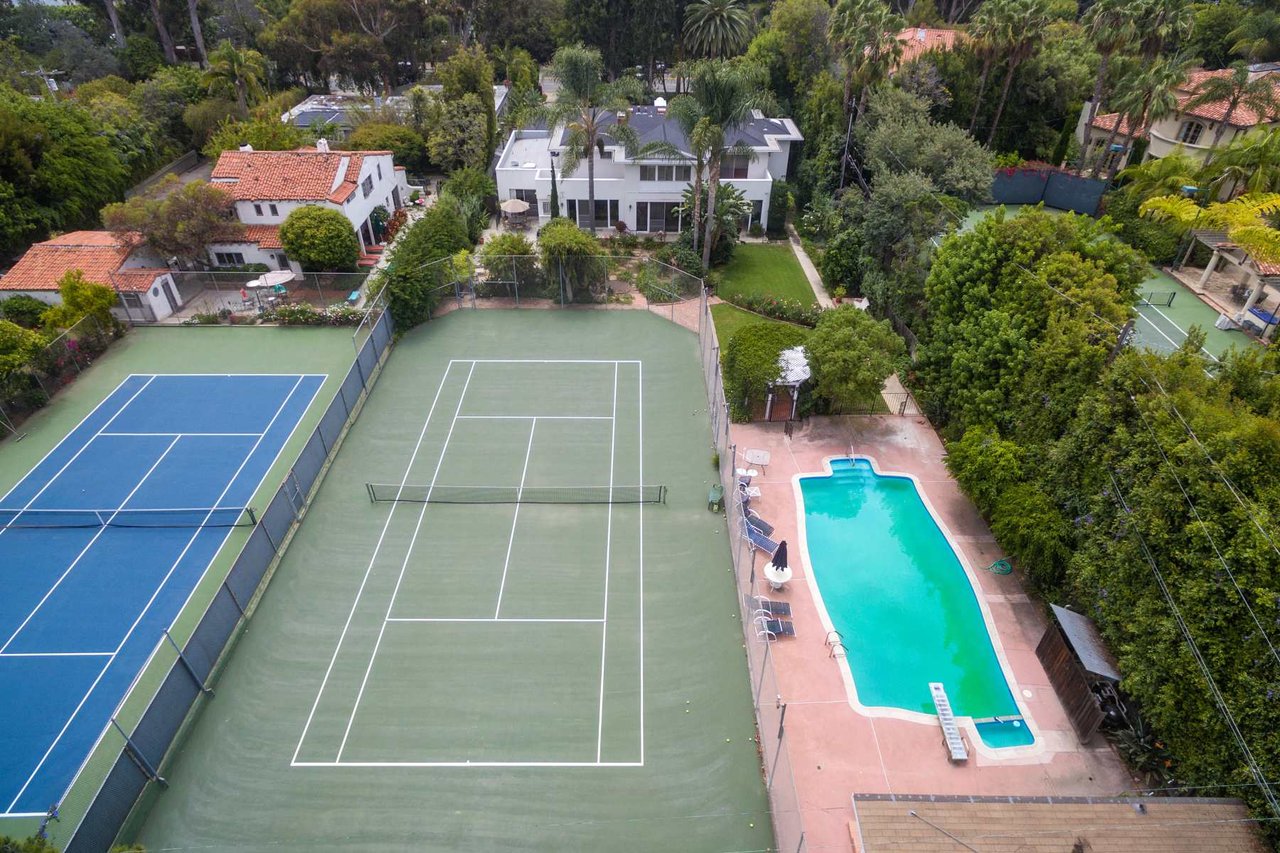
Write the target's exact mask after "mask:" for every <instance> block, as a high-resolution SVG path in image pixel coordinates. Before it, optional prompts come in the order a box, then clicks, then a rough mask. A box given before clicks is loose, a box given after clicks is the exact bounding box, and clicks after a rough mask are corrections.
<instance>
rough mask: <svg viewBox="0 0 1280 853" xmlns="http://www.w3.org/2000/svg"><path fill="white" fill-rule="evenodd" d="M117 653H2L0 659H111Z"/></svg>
mask: <svg viewBox="0 0 1280 853" xmlns="http://www.w3.org/2000/svg"><path fill="white" fill-rule="evenodd" d="M114 654H115V652H0V658H109V657H111V656H112V655H114Z"/></svg>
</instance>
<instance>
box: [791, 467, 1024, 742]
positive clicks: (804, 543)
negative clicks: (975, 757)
mask: <svg viewBox="0 0 1280 853" xmlns="http://www.w3.org/2000/svg"><path fill="white" fill-rule="evenodd" d="M837 459H849V460H857V459H865V460H866V461H867V463H868V464H869V465H870V466H871V471H872V473H874V474H875V475H876V476H878V477H901V478H903V479H907V480H910V481H911V484H912V486H913V487H914V488H915V490H916V494H917V495H919V497H920V500H921V502H922V503H923V504H924V507H925V509H926V510H928V512H929V516H930V517H931V518H932V519H933V522H934V524H936V525H937V526H938V529H939V530H940V531H942V535H943V537H944V538H945V539H946V541H947V547H949V548H950V549H951V551H952V553H954V554H955V556H956V559H957V560H958V561H959V563H960V566H961V568H963V569H964V573H965V579H966V580H968V582H969V588H970V591H971V592H972V593H973V597H974V599H975V600H976V601H977V604H978V610H979V612H980V613H981V614H982V620H983V624H984V626H985V627H986V629H987V637H988V638H989V639H990V640H991V646H992V649H993V650H994V651H995V654H996V659H997V660H998V661H999V663H1000V670H1001V672H1002V674H1003V675H1004V679H1005V684H1006V685H1007V686H1008V688H1009V693H1010V695H1011V696H1012V697H1013V701H1014V704H1015V705H1016V706H1017V708H1018V712H1019V715H1020V716H1021V717H1022V720H1023V722H1024V724H1025V725H1026V726H1027V728H1028V729H1029V730H1030V731H1031V734H1032V736H1033V737H1034V738H1035V741H1034V742H1033V743H1031V744H1028V745H1026V746H1006V747H990V746H987V744H986V743H985V742H983V740H982V737H981V735H980V734H979V733H978V728H977V724H976V723H974V721H973V717H971V716H961V715H956V722H957V724H959V725H960V726H961V728H962V729H964V731H965V734H966V735H967V736H968V740H969V746H970V747H971V748H972V749H974V750H975V751H976V752H977V753H978V754H980V755H982V756H983V757H985V758H990V759H993V760H995V761H1005V760H1009V759H1022V760H1025V759H1027V758H1031V757H1036V756H1040V755H1044V754H1045V753H1046V752H1047V751H1048V746H1047V744H1046V742H1045V738H1044V735H1043V734H1042V733H1041V732H1040V730H1039V727H1038V726H1037V725H1036V723H1035V719H1034V718H1033V717H1032V716H1031V714H1030V712H1029V711H1028V709H1027V707H1026V705H1025V703H1024V702H1023V697H1022V696H1021V690H1020V688H1019V685H1018V680H1017V679H1016V678H1015V677H1014V675H1013V668H1012V667H1011V666H1010V664H1009V659H1008V657H1007V656H1006V655H1005V651H1004V645H1003V643H1002V642H1001V640H1000V634H999V632H998V631H997V630H996V627H995V619H994V617H993V616H992V613H991V610H990V608H989V607H988V605H987V602H986V600H985V598H983V596H982V586H981V584H980V583H979V582H978V579H977V576H976V575H975V574H974V569H973V566H971V565H970V563H969V560H968V558H967V557H966V556H965V553H964V549H962V548H961V547H960V546H959V545H958V544H957V542H956V540H955V537H954V536H953V535H952V533H951V530H950V529H949V528H948V527H947V525H946V522H944V521H943V520H942V517H941V516H940V515H939V514H938V512H937V510H936V509H934V506H933V504H932V502H930V500H929V496H928V494H927V493H926V492H925V490H924V488H923V485H922V484H921V482H920V479H919V478H918V477H916V475H914V474H910V473H907V472H901V471H885V470H881V468H880V466H879V464H878V463H877V461H876V459H875V457H874V456H871V455H869V454H866V453H841V454H836V455H833V456H824V457H823V459H822V468H823V470H822V471H817V472H800V473H797V474H793V475H792V477H791V488H792V491H793V496H794V499H795V507H796V530H797V532H798V533H799V537H798V538H799V546H800V548H799V550H800V558H801V559H802V560H803V561H804V567H805V581H806V582H807V584H808V587H809V592H810V594H811V595H812V597H813V602H814V605H815V606H816V607H817V610H818V617H819V618H820V619H821V620H822V627H823V629H824V631H825V632H826V633H827V635H828V636H830V633H831V632H833V631H835V630H836V628H835V625H834V623H832V621H831V616H830V614H829V613H828V612H827V605H826V602H825V601H824V600H823V598H822V591H821V590H820V589H819V588H818V580H817V577H816V575H815V573H814V571H813V560H812V559H810V557H809V535H808V530H807V528H806V524H805V503H804V493H803V491H802V490H801V487H800V481H801V480H803V479H806V478H811V477H831V476H833V475H834V473H835V472H834V471H833V470H832V468H831V463H832V461H834V460H837ZM835 659H836V661H837V662H838V665H839V667H840V677H841V679H842V680H843V681H844V686H845V694H846V696H847V697H848V700H849V706H850V707H851V708H852V709H853V710H854V711H855V712H857V713H858V714H861V715H862V716H864V717H883V718H889V719H894V720H903V721H905V722H910V723H918V724H926V725H934V726H936V725H938V716H937V715H936V714H926V713H924V712H922V711H908V710H906V709H905V708H894V707H889V706H882V705H864V704H863V703H862V702H861V701H860V700H859V698H858V688H857V685H856V683H855V682H854V679H853V670H852V669H851V668H850V666H849V661H848V653H847V651H846V653H845V654H844V655H840V656H836V658H835Z"/></svg>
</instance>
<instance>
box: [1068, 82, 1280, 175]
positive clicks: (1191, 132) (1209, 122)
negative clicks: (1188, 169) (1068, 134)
mask: <svg viewBox="0 0 1280 853" xmlns="http://www.w3.org/2000/svg"><path fill="white" fill-rule="evenodd" d="M1230 75H1231V69H1229V68H1225V69H1222V70H1220V71H1203V70H1201V71H1192V72H1191V73H1190V74H1189V75H1187V79H1186V81H1185V82H1184V83H1183V84H1182V85H1181V86H1179V87H1178V89H1177V97H1178V105H1179V106H1178V109H1177V110H1175V111H1174V112H1173V113H1171V114H1170V115H1169V116H1167V117H1165V118H1162V119H1159V120H1158V121H1154V122H1152V123H1151V129H1150V131H1149V132H1148V133H1147V134H1146V139H1147V151H1146V155H1145V156H1144V159H1145V160H1152V159H1155V158H1159V157H1164V156H1165V155H1167V154H1169V153H1171V152H1172V151H1173V150H1174V149H1175V148H1177V147H1178V146H1181V147H1182V151H1183V153H1185V154H1187V155H1189V156H1191V157H1194V158H1195V159H1197V160H1204V159H1205V158H1206V157H1208V155H1209V151H1210V150H1212V145H1213V138H1214V136H1216V135H1217V133H1218V129H1219V128H1220V127H1222V126H1223V124H1225V125H1226V130H1225V131H1224V132H1223V135H1222V141H1221V142H1220V143H1219V145H1220V146H1221V147H1225V146H1226V145H1227V144H1228V143H1230V142H1231V140H1233V139H1235V138H1236V137H1237V136H1243V135H1244V134H1246V133H1248V132H1249V131H1251V130H1254V129H1256V128H1260V127H1262V128H1272V127H1275V126H1276V125H1277V124H1280V115H1258V113H1257V112H1255V111H1254V110H1253V109H1251V108H1249V107H1247V106H1245V105H1244V104H1240V105H1239V106H1237V107H1236V108H1235V109H1234V110H1232V112H1231V120H1230V121H1229V122H1227V121H1224V120H1225V119H1226V117H1227V106H1228V104H1227V102H1226V101H1213V102H1210V103H1206V104H1200V105H1198V106H1190V105H1189V102H1190V101H1191V100H1192V99H1193V98H1194V97H1195V95H1196V93H1197V92H1199V91H1200V89H1201V87H1202V86H1203V85H1204V82H1205V81H1206V80H1208V79H1211V78H1214V77H1228V76H1230ZM1249 77H1250V79H1254V80H1256V79H1258V78H1259V77H1266V78H1268V79H1270V80H1271V83H1272V86H1273V88H1275V89H1276V91H1277V94H1280V64H1277V63H1274V62H1267V63H1262V64H1258V65H1251V66H1249ZM1088 120H1089V102H1087V101H1086V102H1085V105H1084V108H1083V109H1082V110H1081V113H1080V121H1079V123H1078V125H1077V127H1076V139H1077V140H1078V141H1080V142H1081V143H1082V144H1083V142H1084V128H1085V124H1086V122H1088ZM1116 122H1119V123H1120V127H1119V129H1118V130H1116V136H1115V141H1114V142H1113V143H1112V146H1113V149H1112V151H1110V152H1108V154H1107V157H1106V159H1105V160H1104V161H1103V163H1102V165H1101V166H1100V169H1106V168H1108V167H1110V166H1111V165H1113V164H1114V163H1115V162H1116V161H1117V160H1120V161H1121V163H1120V165H1121V167H1123V166H1127V165H1129V158H1130V156H1131V155H1132V153H1133V146H1132V145H1131V144H1129V142H1128V141H1127V139H1126V136H1127V135H1128V134H1129V133H1130V132H1131V131H1130V128H1129V123H1128V121H1126V120H1125V119H1123V118H1122V117H1121V116H1120V115H1119V114H1118V113H1099V114H1098V115H1096V116H1094V117H1093V124H1092V132H1091V134H1090V138H1089V148H1090V151H1089V157H1090V158H1092V157H1094V156H1096V152H1097V151H1098V149H1100V148H1101V147H1102V146H1103V145H1106V144H1107V140H1108V139H1109V138H1110V137H1111V131H1112V129H1114V128H1115V127H1116Z"/></svg>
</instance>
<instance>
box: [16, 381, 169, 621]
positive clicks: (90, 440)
mask: <svg viewBox="0 0 1280 853" xmlns="http://www.w3.org/2000/svg"><path fill="white" fill-rule="evenodd" d="M126 381H128V380H126ZM123 384H124V382H121V383H120V385H123ZM150 384H151V380H150V379H148V380H147V381H146V382H144V383H143V385H142V387H141V388H139V389H138V390H137V391H134V392H133V396H131V397H130V398H129V399H128V400H125V401H124V405H123V406H121V407H120V408H119V409H116V413H115V414H114V415H112V416H111V418H110V419H109V420H108V421H107V422H106V423H105V424H103V425H102V426H100V427H98V431H97V432H95V433H94V434H93V435H91V436H89V438H88V439H87V440H86V441H85V442H83V443H82V444H81V445H80V448H79V449H78V450H76V452H75V453H74V454H72V456H71V458H70V459H68V460H67V462H66V464H65V465H63V466H62V467H61V468H59V469H58V470H57V471H56V472H55V473H54V475H53V476H52V477H50V478H49V479H48V480H46V481H45V484H44V485H43V486H41V487H40V491H38V492H36V493H35V494H34V495H33V496H32V497H31V500H29V501H27V503H26V505H25V506H23V507H22V509H23V510H27V509H30V508H31V505H32V504H33V503H35V502H36V501H38V500H39V499H40V496H41V495H43V494H44V493H45V490H46V489H48V488H49V487H50V486H52V485H53V481H54V480H56V479H58V478H59V477H61V476H62V473H63V472H64V471H66V470H67V469H68V468H70V467H71V463H72V462H75V461H76V460H77V459H79V458H80V454H81V453H84V452H85V450H86V449H88V447H89V445H90V444H92V443H93V440H94V439H95V438H97V437H98V436H99V435H101V434H102V431H103V430H105V429H106V428H107V427H109V426H111V424H112V423H113V422H114V421H115V419H116V418H118V417H120V413H121V412H123V411H124V410H125V409H127V408H129V404H130V403H132V402H133V401H134V400H136V399H138V395H139V394H141V393H142V392H143V391H145V390H147V386H148V385H150ZM120 385H117V386H116V391H118V390H120ZM111 393H112V394H115V393H116V392H115V391H112V392H111ZM108 399H110V395H108ZM102 402H103V403H105V402H106V400H103V401H102ZM101 406H102V403H99V404H98V406H97V407H95V408H94V410H93V412H96V411H98V409H99V408H101ZM93 412H90V413H89V414H87V415H85V416H84V420H82V421H80V423H81V424H83V423H84V422H85V421H87V420H88V419H89V418H90V417H91V416H92V415H93ZM79 428H80V426H79V424H77V425H76V429H79ZM74 433H75V430H72V432H71V433H69V434H68V437H70V435H72V434H74ZM63 441H66V439H65V438H64V439H63V440H62V441H60V442H58V444H57V446H56V447H54V448H53V450H50V451H49V453H46V454H45V455H44V459H41V460H40V461H39V462H37V463H36V466H35V468H32V469H31V470H32V471H35V470H36V468H39V467H40V465H41V464H43V463H44V460H45V459H48V458H49V454H51V453H53V451H54V450H57V449H58V448H59V447H61V446H62V442H63ZM28 476H30V474H28ZM26 479H27V478H26V477H23V478H22V480H19V481H18V482H17V483H16V484H14V487H13V489H16V488H18V486H20V485H22V483H23V482H24V481H25V480H26ZM13 489H10V490H9V491H8V492H5V495H4V497H5V498H7V497H9V495H11V494H13ZM0 500H4V498H0ZM19 515H21V512H20V513H19ZM14 518H17V516H14ZM4 534H5V528H0V536H3V535H4ZM6 645H8V644H7V643H6Z"/></svg>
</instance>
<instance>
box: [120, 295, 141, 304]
mask: <svg viewBox="0 0 1280 853" xmlns="http://www.w3.org/2000/svg"><path fill="white" fill-rule="evenodd" d="M120 304H121V305H123V306H124V307H125V308H141V307H142V297H141V296H139V295H138V294H136V293H121V294H120Z"/></svg>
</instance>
